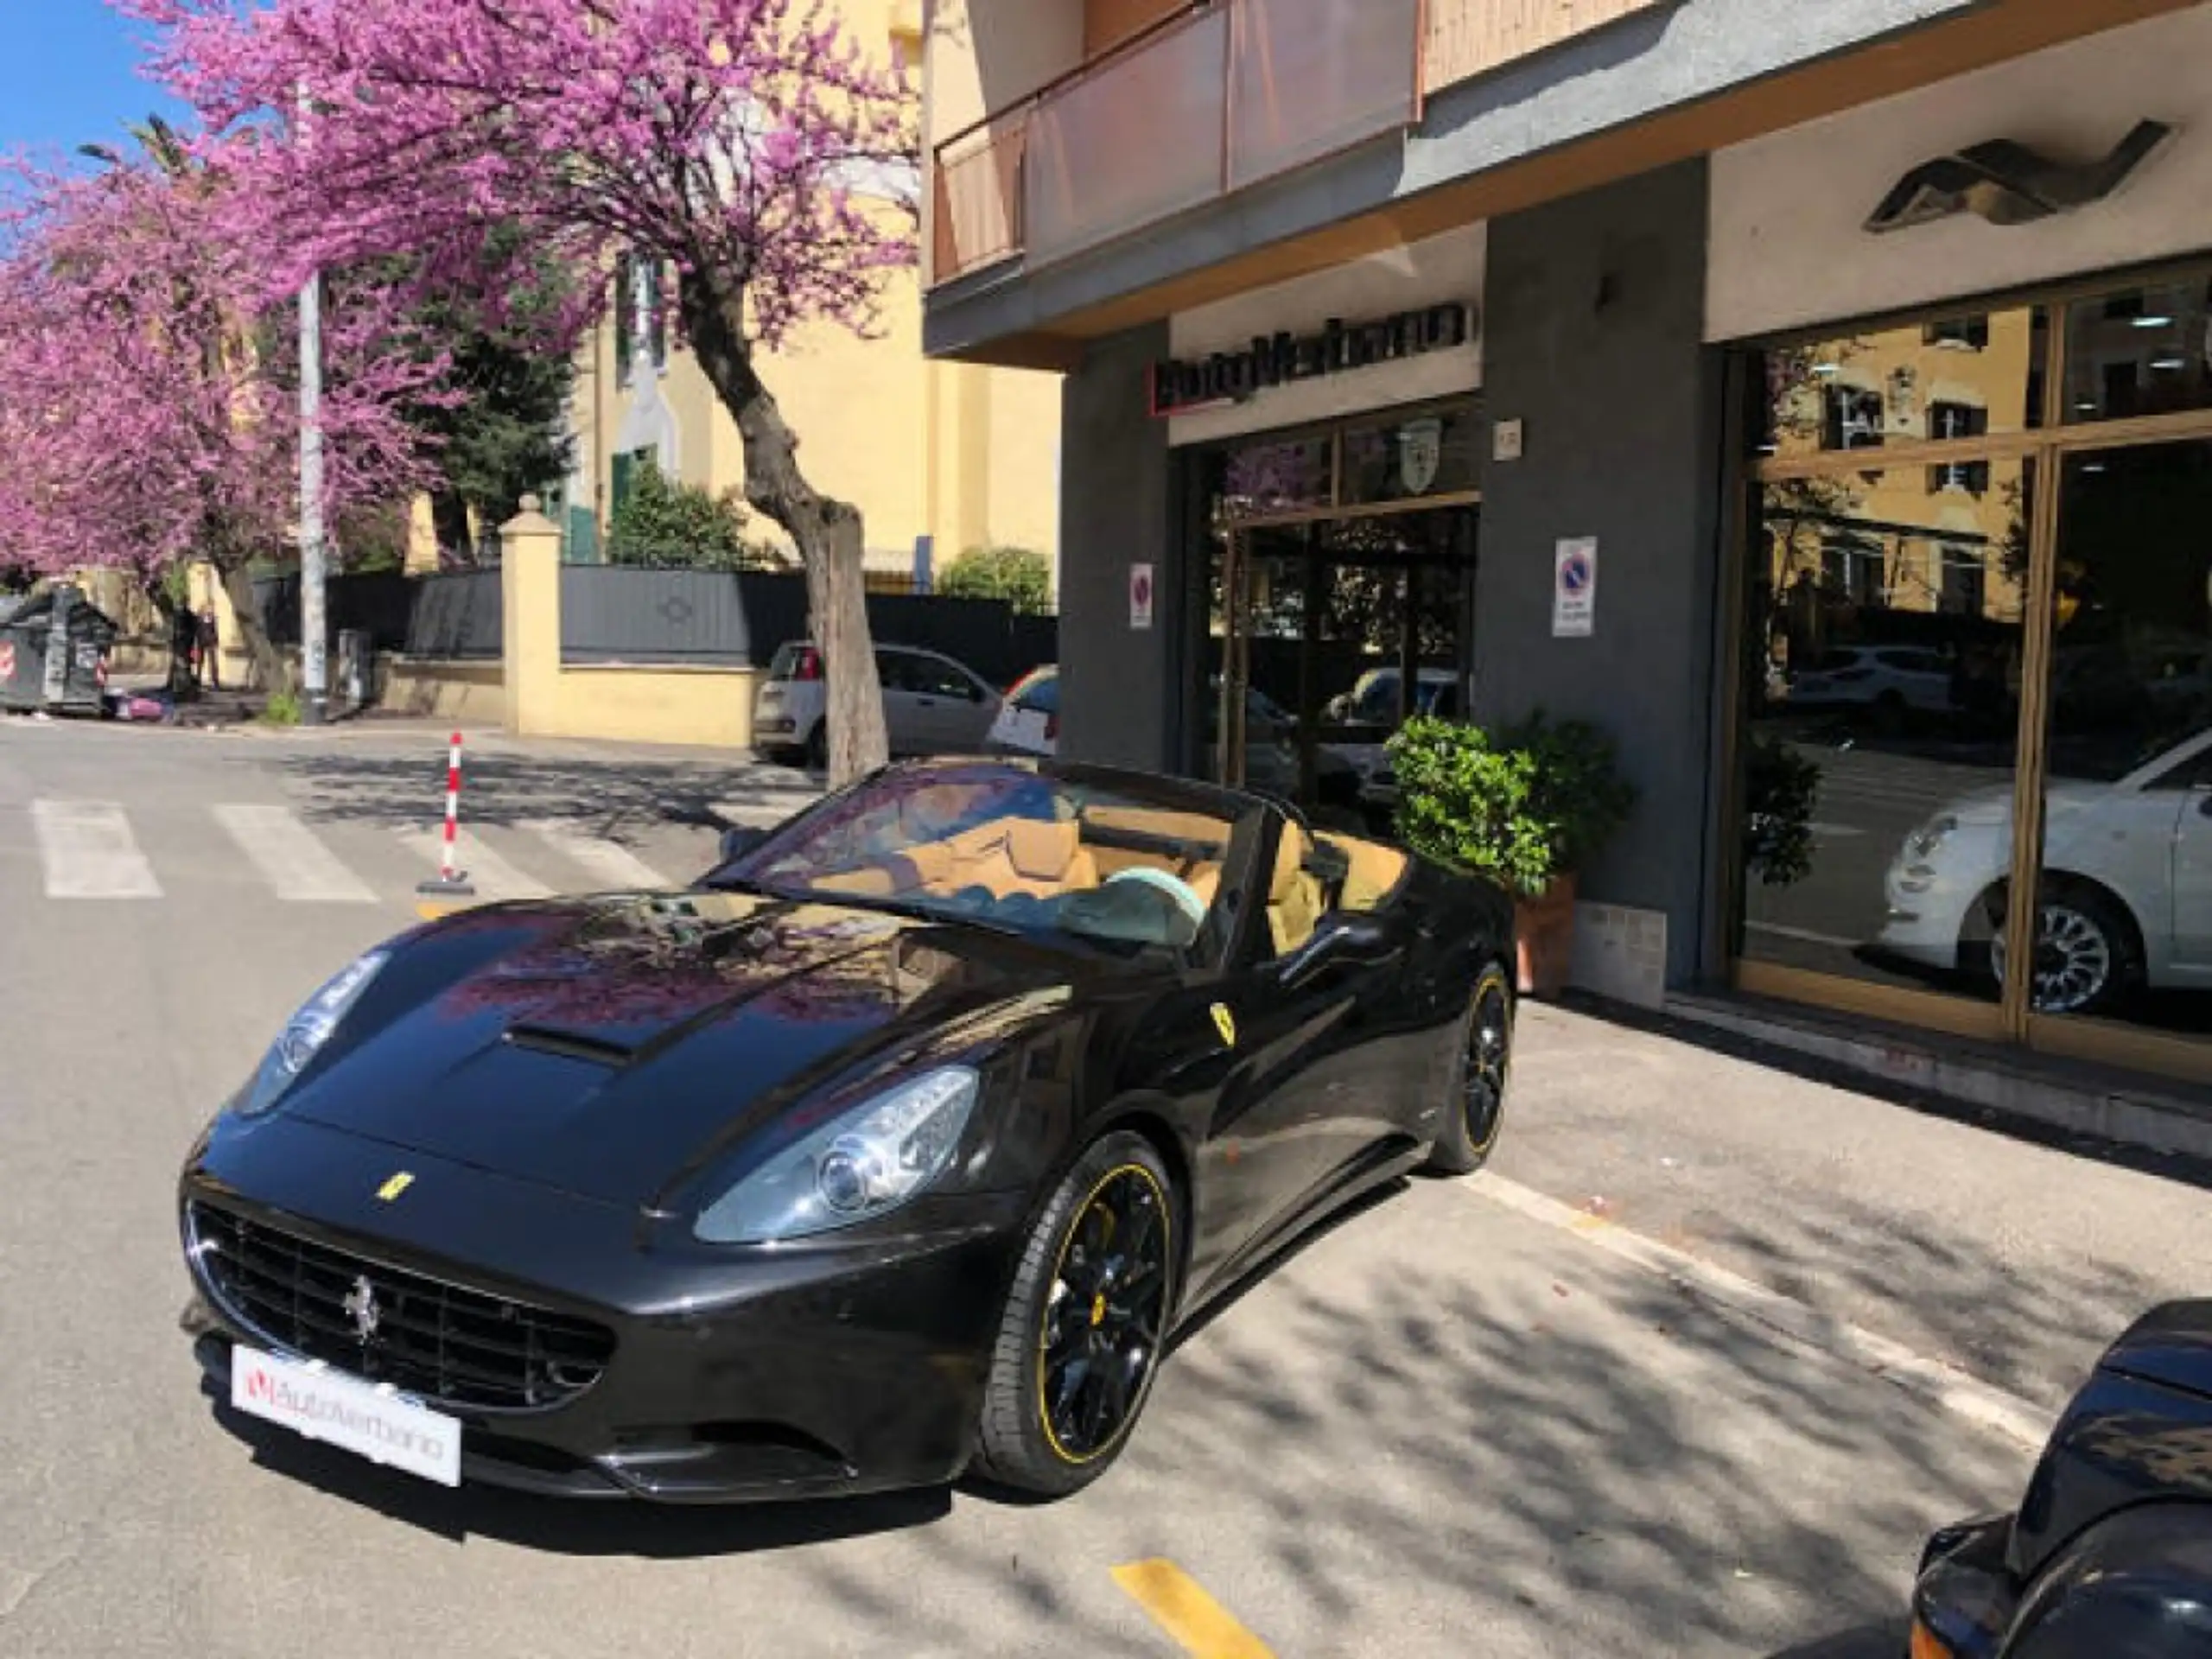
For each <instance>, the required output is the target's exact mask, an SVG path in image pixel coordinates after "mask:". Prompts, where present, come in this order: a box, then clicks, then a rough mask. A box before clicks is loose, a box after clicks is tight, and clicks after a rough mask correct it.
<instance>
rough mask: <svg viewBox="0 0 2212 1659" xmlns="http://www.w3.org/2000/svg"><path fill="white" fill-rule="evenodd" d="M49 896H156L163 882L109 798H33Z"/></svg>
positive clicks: (122, 897)
mask: <svg viewBox="0 0 2212 1659" xmlns="http://www.w3.org/2000/svg"><path fill="white" fill-rule="evenodd" d="M31 825H32V828H33V829H34V830H35V833H36V834H37V836H38V846H39V855H40V857H41V859H42V860H43V861H44V862H45V865H46V896H47V897H48V898H49V899H158V898H160V897H161V896H162V884H161V883H160V882H159V881H157V880H155V879H154V868H153V866H152V865H150V864H149V863H147V862H146V858H145V855H144V854H143V853H141V852H140V851H139V850H138V842H137V839H136V838H135V837H133V836H132V835H131V833H130V819H129V818H127V817H124V815H123V809H122V808H121V807H119V806H118V805H116V804H114V803H113V802H111V801H33V802H32V803H31Z"/></svg>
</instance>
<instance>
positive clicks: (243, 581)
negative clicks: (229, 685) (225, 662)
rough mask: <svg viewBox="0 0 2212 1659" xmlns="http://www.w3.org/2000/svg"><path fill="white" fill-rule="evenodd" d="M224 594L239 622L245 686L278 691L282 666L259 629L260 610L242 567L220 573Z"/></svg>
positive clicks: (282, 679)
mask: <svg viewBox="0 0 2212 1659" xmlns="http://www.w3.org/2000/svg"><path fill="white" fill-rule="evenodd" d="M223 593H224V595H225V596H226V598H228V599H229V601H231V610H232V613H233V614H234V615H235V616H236V618H237V619H238V638H239V639H242V640H244V641H245V655H246V664H247V667H246V684H247V686H248V687H249V688H250V689H251V690H260V691H273V690H277V689H278V688H280V687H282V686H283V684H284V678H285V677H284V664H283V659H282V658H279V657H278V656H277V647H276V646H274V645H270V643H269V635H268V633H267V632H265V631H264V629H263V627H262V626H261V609H260V607H259V606H258V605H257V603H256V602H255V600H254V593H253V577H252V576H251V574H249V573H248V571H247V569H246V568H245V565H243V564H240V565H238V566H236V567H233V568H225V569H223Z"/></svg>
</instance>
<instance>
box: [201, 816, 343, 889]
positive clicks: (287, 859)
mask: <svg viewBox="0 0 2212 1659" xmlns="http://www.w3.org/2000/svg"><path fill="white" fill-rule="evenodd" d="M211 810H213V813H214V815H215V822H216V823H219V824H221V825H222V826H223V828H224V829H225V830H226V831H227V832H228V833H229V835H230V837H231V839H232V841H235V842H238V847H239V849H240V850H241V851H243V852H244V853H245V855H246V857H247V858H249V859H250V860H251V861H252V862H253V866H254V868H256V869H257V870H259V871H260V872H261V874H262V879H263V880H265V881H267V882H268V883H269V885H270V887H273V888H274V889H276V893H277V897H278V898H279V899H284V900H285V901H286V902H288V903H290V904H301V905H315V904H322V905H372V904H374V903H376V901H377V896H376V894H375V893H372V892H371V891H370V890H369V887H368V884H367V883H366V882H365V881H363V880H361V878H360V877H359V876H358V875H355V874H353V871H351V870H349V869H347V868H346V867H345V866H344V865H343V864H341V863H340V862H339V861H338V856H337V855H336V854H334V853H333V852H332V851H331V850H330V849H329V848H327V847H326V846H324V845H323V844H322V842H321V841H320V840H318V839H317V838H316V836H315V831H313V830H312V829H308V827H307V825H305V824H304V823H301V822H300V821H299V819H298V818H297V817H294V816H293V814H292V812H291V810H290V809H289V808H287V807H282V806H267V805H249V804H224V805H219V806H216V807H213V808H212V809H211Z"/></svg>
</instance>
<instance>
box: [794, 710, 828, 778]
mask: <svg viewBox="0 0 2212 1659" xmlns="http://www.w3.org/2000/svg"><path fill="white" fill-rule="evenodd" d="M799 760H800V761H801V762H802V763H803V764H804V766H805V767H806V768H807V770H808V771H810V772H827V771H829V721H826V720H817V721H815V722H814V729H813V730H812V731H810V732H809V733H808V734H806V747H805V748H804V749H802V750H801V751H800V752H799Z"/></svg>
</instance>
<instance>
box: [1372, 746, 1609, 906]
mask: <svg viewBox="0 0 2212 1659" xmlns="http://www.w3.org/2000/svg"><path fill="white" fill-rule="evenodd" d="M1390 750H1391V755H1392V764H1393V766H1394V767H1395V770H1396V772H1397V778H1398V789H1399V806H1398V831H1399V834H1400V835H1401V836H1403V837H1404V838H1405V841H1406V844H1407V845H1408V846H1409V847H1411V848H1413V849H1414V850H1415V851H1417V852H1419V853H1421V854H1422V855H1424V856H1426V857H1428V858H1432V859H1434V860H1435V861H1437V862H1439V863H1440V864H1445V865H1448V866H1450V867H1452V868H1454V869H1462V870H1471V871H1473V872H1476V873H1478V874H1483V875H1487V876H1489V877H1491V879H1492V880H1496V881H1497V882H1498V883H1500V884H1501V885H1502V886H1503V887H1506V888H1508V889H1509V890H1510V891H1511V892H1513V893H1516V894H1518V895H1520V896H1522V897H1523V898H1529V899H1534V898H1537V897H1539V896H1541V894H1542V893H1543V892H1544V890H1545V889H1546V888H1547V887H1549V886H1550V885H1551V884H1552V882H1553V881H1554V880H1556V879H1557V878H1559V877H1560V876H1562V875H1568V874H1573V873H1574V872H1576V871H1578V870H1580V868H1582V867H1583V866H1584V865H1585V864H1586V863H1587V862H1588V861H1589V860H1590V859H1591V858H1592V856H1593V855H1595V854H1596V853H1597V852H1598V850H1599V848H1601V847H1603V846H1604V845H1605V842H1606V841H1607V840H1608V839H1610V838H1611V836H1612V835H1613V834H1614V832H1615V831H1616V830H1618V829H1619V828H1620V826H1621V824H1622V823H1624V821H1625V820H1626V819H1627V817H1628V815H1629V813H1630V810H1632V809H1633V807H1634V806H1635V804H1636V791H1635V790H1634V788H1633V787H1632V786H1631V785H1629V784H1628V783H1626V782H1625V781H1624V780H1623V779H1621V778H1620V776H1619V775H1618V772H1617V771H1616V769H1615V765H1614V754H1613V746H1612V743H1611V740H1610V739H1608V738H1607V737H1606V736H1605V734H1604V733H1602V732H1601V731H1599V729H1598V728H1596V727H1595V726H1592V725H1591V724H1589V723H1588V722H1587V721H1558V722H1554V721H1551V720H1550V719H1549V718H1548V717H1547V716H1546V715H1545V714H1544V713H1543V711H1542V710H1541V709H1539V710H1538V711H1536V713H1535V714H1534V715H1530V716H1529V718H1528V719H1527V720H1525V721H1521V722H1519V723H1518V724H1516V725H1514V726H1510V727H1507V728H1502V729H1500V730H1499V731H1497V733H1495V734H1492V733H1490V732H1485V731H1484V730H1483V729H1482V728H1480V727H1477V726H1463V725H1459V724H1458V723H1456V722H1454V721H1445V720H1437V719H1433V718H1431V717H1427V716H1423V717H1421V718H1417V719H1414V720H1410V721H1407V722H1406V724H1405V727H1404V728H1403V729H1402V730H1401V731H1400V732H1399V733H1398V734H1397V735H1396V736H1395V737H1394V738H1392V739H1391V741H1390Z"/></svg>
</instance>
